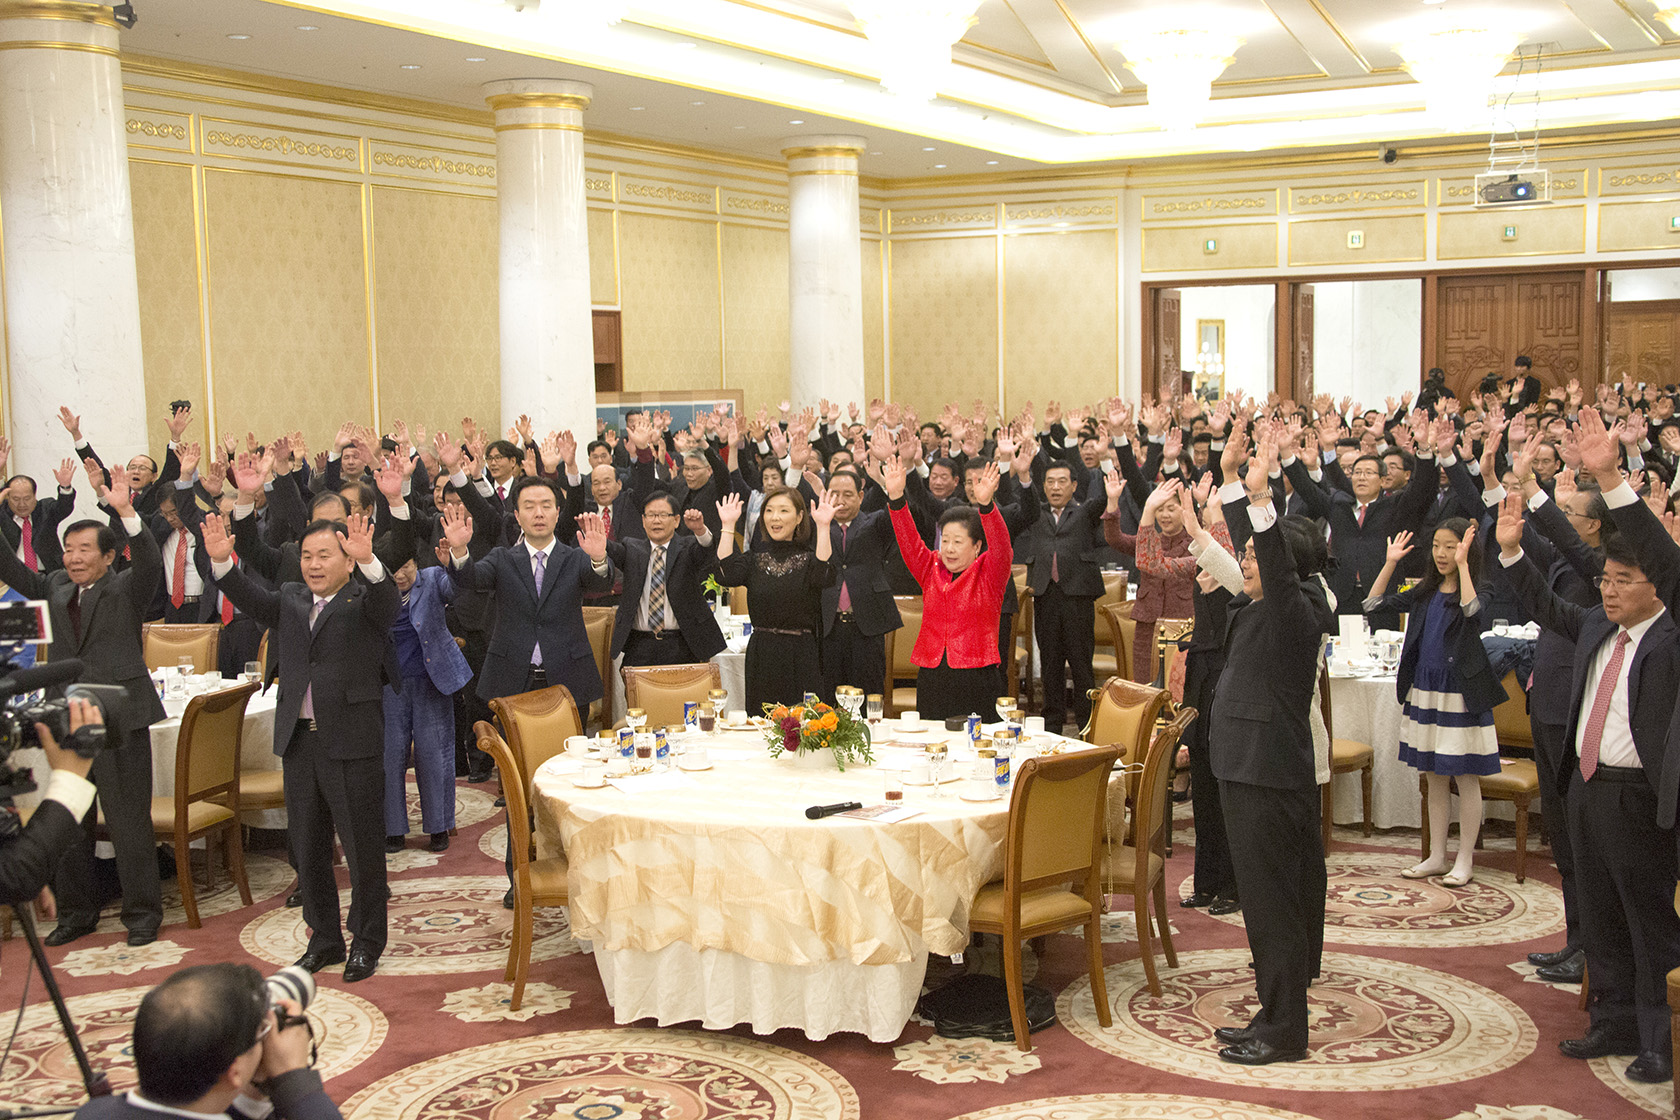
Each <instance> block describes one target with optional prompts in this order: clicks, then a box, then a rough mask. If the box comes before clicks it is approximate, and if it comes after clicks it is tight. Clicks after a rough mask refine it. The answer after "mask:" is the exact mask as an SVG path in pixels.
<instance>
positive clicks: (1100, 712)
mask: <svg viewBox="0 0 1680 1120" xmlns="http://www.w3.org/2000/svg"><path fill="white" fill-rule="evenodd" d="M1167 699H1168V693H1167V691H1166V689H1162V688H1155V687H1154V686H1152V685H1147V684H1138V683H1137V682H1136V681H1131V680H1127V679H1126V678H1125V677H1121V676H1114V677H1110V678H1109V679H1108V680H1107V681H1106V682H1105V683H1104V684H1103V686H1102V687H1101V688H1093V689H1092V690H1091V701H1092V703H1091V721H1090V722H1089V723H1087V724H1086V725H1085V727H1084V730H1082V731H1081V732H1080V738H1082V739H1084V740H1085V741H1086V742H1087V743H1090V744H1092V745H1093V746H1101V747H1106V746H1110V745H1112V746H1116V747H1119V748H1120V761H1121V762H1124V763H1133V762H1135V763H1142V762H1143V756H1144V755H1145V754H1147V753H1148V751H1149V744H1150V741H1151V739H1152V738H1153V737H1154V734H1155V723H1156V721H1157V720H1159V719H1160V718H1161V709H1162V708H1164V707H1166V704H1167ZM1138 773H1139V771H1137V770H1136V769H1134V770H1133V771H1132V772H1131V779H1130V780H1129V781H1128V782H1127V784H1126V795H1127V796H1126V799H1127V801H1128V802H1129V801H1130V800H1131V799H1132V797H1133V796H1134V795H1135V794H1136V792H1137V777H1138Z"/></svg>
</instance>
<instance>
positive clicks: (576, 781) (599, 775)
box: [572, 758, 607, 789]
mask: <svg viewBox="0 0 1680 1120" xmlns="http://www.w3.org/2000/svg"><path fill="white" fill-rule="evenodd" d="M606 781H607V764H606V763H604V762H602V761H601V760H600V759H598V758H591V759H586V760H585V761H584V764H583V767H582V768H581V769H580V770H579V771H578V776H577V777H576V778H573V779H572V784H573V785H575V786H584V787H586V788H591V789H593V788H595V787H596V786H602V785H605V784H606Z"/></svg>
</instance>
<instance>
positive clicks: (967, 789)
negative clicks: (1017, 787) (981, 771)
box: [957, 782, 1003, 801]
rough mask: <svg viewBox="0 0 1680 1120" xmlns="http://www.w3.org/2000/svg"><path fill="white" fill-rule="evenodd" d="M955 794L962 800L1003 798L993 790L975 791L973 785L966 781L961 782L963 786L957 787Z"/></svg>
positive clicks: (995, 799) (999, 799) (998, 799)
mask: <svg viewBox="0 0 1680 1120" xmlns="http://www.w3.org/2000/svg"><path fill="white" fill-rule="evenodd" d="M957 796H958V797H960V798H962V799H963V800H964V801H1002V800H1003V798H1001V797H999V796H998V794H997V793H996V792H995V790H986V791H983V792H982V791H976V790H975V789H974V787H973V786H971V785H969V784H968V782H964V783H963V788H962V789H959V790H958V791H957Z"/></svg>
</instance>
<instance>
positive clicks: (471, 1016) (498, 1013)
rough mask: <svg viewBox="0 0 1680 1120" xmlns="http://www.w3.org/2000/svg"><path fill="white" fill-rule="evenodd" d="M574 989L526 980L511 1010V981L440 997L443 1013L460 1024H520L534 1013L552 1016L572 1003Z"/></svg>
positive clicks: (498, 982) (534, 1014)
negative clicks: (516, 1009)
mask: <svg viewBox="0 0 1680 1120" xmlns="http://www.w3.org/2000/svg"><path fill="white" fill-rule="evenodd" d="M576 994H577V993H576V992H566V991H561V990H560V989H559V988H556V987H555V986H554V985H553V984H543V983H540V982H537V983H533V982H527V983H526V984H525V991H524V993H523V994H522V995H521V996H520V999H519V1010H518V1011H515V1010H513V984H512V983H511V982H509V981H501V980H499V981H497V982H496V983H494V984H486V985H484V987H482V988H462V989H460V990H459V991H454V992H447V993H445V994H444V997H443V1012H444V1013H445V1014H447V1015H453V1016H455V1018H457V1019H459V1020H461V1022H463V1023H495V1022H501V1021H504V1020H508V1021H512V1022H519V1023H523V1022H526V1021H527V1020H529V1019H531V1018H533V1017H535V1016H537V1015H552V1014H554V1013H555V1012H557V1011H564V1010H566V1009H567V1008H568V1007H570V1006H571V1005H572V996H574V995H576Z"/></svg>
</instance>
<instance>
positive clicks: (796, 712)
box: [790, 704, 805, 722]
mask: <svg viewBox="0 0 1680 1120" xmlns="http://www.w3.org/2000/svg"><path fill="white" fill-rule="evenodd" d="M790 714H791V715H792V716H793V718H794V719H797V720H800V721H802V722H803V721H804V719H805V705H803V704H800V705H797V706H795V708H794V709H793V711H792V712H791V713H790Z"/></svg>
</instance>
